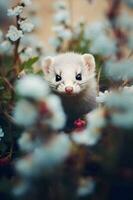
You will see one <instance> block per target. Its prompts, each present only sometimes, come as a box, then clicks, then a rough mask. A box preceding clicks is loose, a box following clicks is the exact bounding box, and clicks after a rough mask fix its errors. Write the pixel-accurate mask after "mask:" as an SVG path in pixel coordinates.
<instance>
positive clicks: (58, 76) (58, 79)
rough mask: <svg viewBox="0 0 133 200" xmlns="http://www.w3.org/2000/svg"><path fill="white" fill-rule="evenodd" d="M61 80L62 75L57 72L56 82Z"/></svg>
mask: <svg viewBox="0 0 133 200" xmlns="http://www.w3.org/2000/svg"><path fill="white" fill-rule="evenodd" d="M58 81H61V76H60V75H58V74H56V82H58Z"/></svg>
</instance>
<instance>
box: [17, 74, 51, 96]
mask: <svg viewBox="0 0 133 200" xmlns="http://www.w3.org/2000/svg"><path fill="white" fill-rule="evenodd" d="M16 92H17V93H18V94H19V95H20V96H23V97H31V98H33V99H36V100H41V99H43V98H44V97H46V96H47V95H48V94H49V92H50V89H49V87H48V84H47V83H46V82H45V81H44V80H43V79H42V78H41V77H40V76H37V75H33V74H30V75H26V76H24V77H22V78H21V79H20V80H19V81H18V82H17V83H16Z"/></svg>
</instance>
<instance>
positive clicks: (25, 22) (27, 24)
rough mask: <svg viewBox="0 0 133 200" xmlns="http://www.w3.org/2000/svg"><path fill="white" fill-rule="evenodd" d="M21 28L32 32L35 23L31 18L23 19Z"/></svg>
mask: <svg viewBox="0 0 133 200" xmlns="http://www.w3.org/2000/svg"><path fill="white" fill-rule="evenodd" d="M19 24H20V28H21V30H22V31H23V32H28V33H29V32H31V31H32V30H33V29H34V25H33V24H32V23H31V22H30V21H29V20H27V19H26V20H23V21H21V22H19Z"/></svg>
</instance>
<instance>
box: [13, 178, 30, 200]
mask: <svg viewBox="0 0 133 200" xmlns="http://www.w3.org/2000/svg"><path fill="white" fill-rule="evenodd" d="M29 187H30V185H29V183H28V182H27V181H26V180H23V181H22V182H20V183H18V184H17V185H15V187H14V188H13V194H14V195H15V196H17V197H18V196H22V195H23V194H25V193H26V192H27V191H28V189H29Z"/></svg>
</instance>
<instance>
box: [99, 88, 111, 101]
mask: <svg viewBox="0 0 133 200" xmlns="http://www.w3.org/2000/svg"><path fill="white" fill-rule="evenodd" d="M108 95H109V91H108V90H105V91H104V92H101V91H100V92H99V94H98V96H97V97H96V101H97V103H104V102H105V99H106V97H107V96H108Z"/></svg>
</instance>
